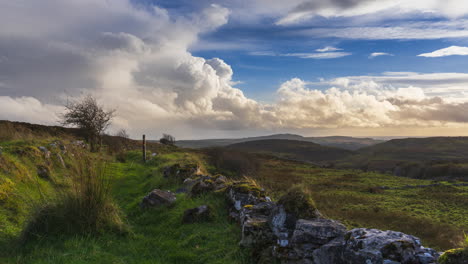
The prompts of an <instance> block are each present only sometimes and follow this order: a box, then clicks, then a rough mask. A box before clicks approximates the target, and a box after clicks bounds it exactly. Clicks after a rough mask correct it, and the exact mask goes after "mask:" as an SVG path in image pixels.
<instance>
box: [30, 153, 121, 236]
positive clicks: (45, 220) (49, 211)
mask: <svg viewBox="0 0 468 264" xmlns="http://www.w3.org/2000/svg"><path fill="white" fill-rule="evenodd" d="M79 163H80V165H79V166H78V167H76V168H74V172H73V175H72V176H71V186H69V187H67V188H66V189H64V190H60V191H57V195H56V197H54V198H53V199H51V201H43V203H42V204H41V205H38V206H37V208H36V210H34V212H33V214H32V215H31V216H30V219H29V221H28V222H27V225H26V227H25V229H24V230H23V234H22V238H23V241H27V240H29V239H33V238H38V237H41V236H44V235H46V234H82V233H100V232H102V231H105V230H108V231H109V230H110V231H118V232H124V231H126V226H125V224H124V222H123V220H122V216H121V212H120V210H119V208H118V207H117V206H116V205H115V204H114V202H113V201H112V199H111V192H110V178H109V177H108V176H107V175H106V173H105V165H104V164H102V163H101V164H93V163H92V162H91V161H90V160H84V161H80V162H79Z"/></svg>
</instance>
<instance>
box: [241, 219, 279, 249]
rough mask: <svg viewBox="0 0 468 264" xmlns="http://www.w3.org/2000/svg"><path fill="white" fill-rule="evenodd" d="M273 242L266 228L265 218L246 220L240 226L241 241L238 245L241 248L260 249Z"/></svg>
mask: <svg viewBox="0 0 468 264" xmlns="http://www.w3.org/2000/svg"><path fill="white" fill-rule="evenodd" d="M272 241H273V234H272V232H271V229H270V228H269V226H268V219H267V218H266V217H255V218H250V217H249V218H247V219H246V220H245V221H244V223H243V224H242V239H241V241H240V243H239V244H240V245H241V246H243V247H253V246H255V247H260V246H262V245H269V244H271V242H272Z"/></svg>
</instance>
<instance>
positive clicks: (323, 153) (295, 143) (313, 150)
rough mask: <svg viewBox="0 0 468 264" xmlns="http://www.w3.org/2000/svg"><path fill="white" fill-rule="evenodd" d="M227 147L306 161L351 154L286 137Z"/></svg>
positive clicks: (327, 159)
mask: <svg viewBox="0 0 468 264" xmlns="http://www.w3.org/2000/svg"><path fill="white" fill-rule="evenodd" d="M227 148H228V149H231V150H237V151H245V152H251V153H265V154H271V155H274V156H277V157H281V158H286V159H291V160H298V161H306V162H326V161H327V162H328V161H333V160H339V159H344V158H346V157H348V156H350V155H352V154H353V152H352V151H350V150H345V149H339V148H334V147H327V146H322V145H319V144H316V143H312V142H306V141H299V140H288V139H265V140H255V141H248V142H242V143H236V144H232V145H229V146H227Z"/></svg>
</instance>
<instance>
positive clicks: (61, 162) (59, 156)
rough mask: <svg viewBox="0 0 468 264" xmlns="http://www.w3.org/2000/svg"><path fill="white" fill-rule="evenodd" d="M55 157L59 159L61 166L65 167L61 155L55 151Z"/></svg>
mask: <svg viewBox="0 0 468 264" xmlns="http://www.w3.org/2000/svg"><path fill="white" fill-rule="evenodd" d="M57 159H58V160H59V162H60V164H61V165H62V167H63V168H64V169H66V168H67V166H66V165H65V161H63V158H62V155H60V153H57Z"/></svg>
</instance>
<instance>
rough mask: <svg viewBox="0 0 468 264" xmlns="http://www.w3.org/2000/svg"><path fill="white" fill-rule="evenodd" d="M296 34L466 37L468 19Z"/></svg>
mask: <svg viewBox="0 0 468 264" xmlns="http://www.w3.org/2000/svg"><path fill="white" fill-rule="evenodd" d="M297 34H300V35H305V36H309V37H312V38H343V39H370V40H380V39H443V38H466V37H468V20H458V22H457V23H454V22H451V21H448V22H447V21H446V22H439V23H433V22H418V23H409V22H402V23H393V25H392V26H340V27H334V28H323V27H322V28H320V27H318V28H312V29H304V30H299V31H297Z"/></svg>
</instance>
